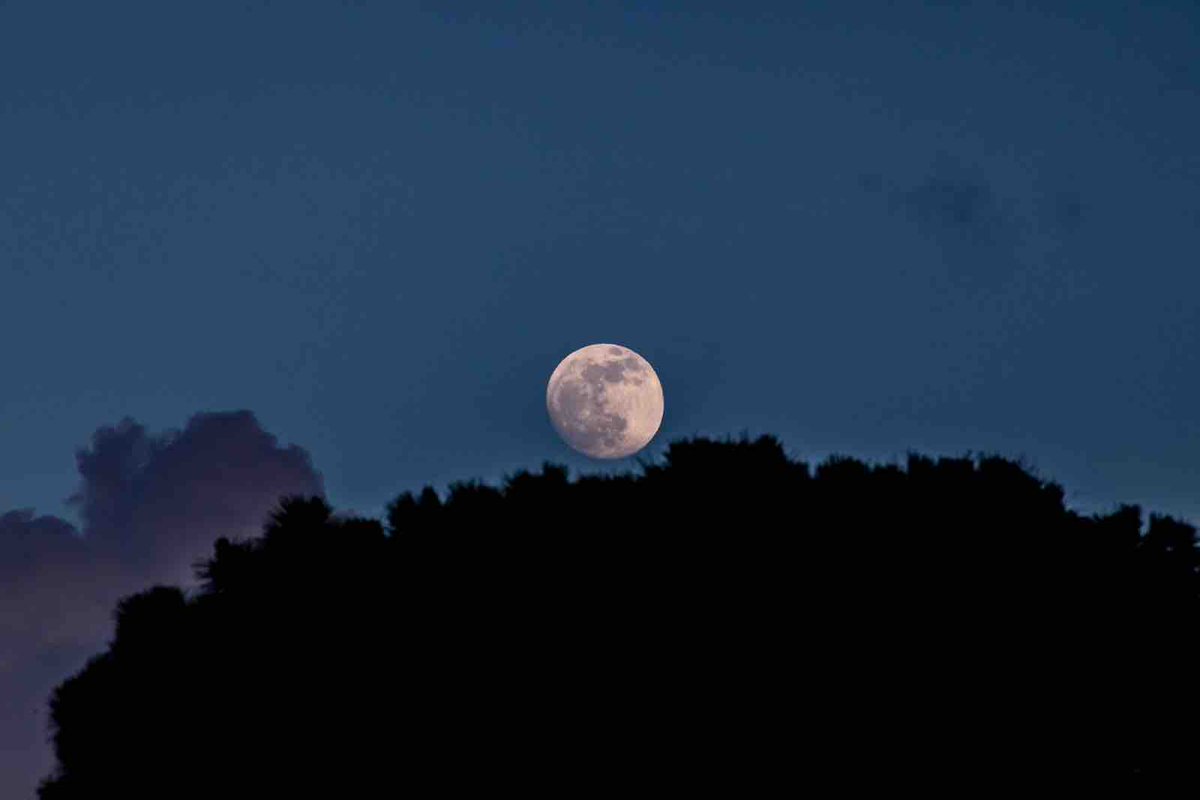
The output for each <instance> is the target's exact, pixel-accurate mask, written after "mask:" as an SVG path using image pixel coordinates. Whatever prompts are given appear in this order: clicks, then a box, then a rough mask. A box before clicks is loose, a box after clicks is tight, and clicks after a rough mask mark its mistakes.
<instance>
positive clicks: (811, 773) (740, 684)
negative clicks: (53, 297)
mask: <svg viewBox="0 0 1200 800" xmlns="http://www.w3.org/2000/svg"><path fill="white" fill-rule="evenodd" d="M1195 533H1196V532H1195V530H1194V528H1192V527H1191V526H1189V525H1186V524H1184V523H1182V522H1179V521H1177V520H1174V519H1171V518H1168V517H1164V516H1157V515H1151V516H1150V517H1149V519H1148V520H1143V518H1142V513H1141V510H1140V509H1139V508H1138V507H1136V506H1122V507H1120V508H1119V509H1118V510H1116V511H1114V512H1113V513H1111V514H1107V515H1104V516H1094V517H1093V516H1082V515H1079V514H1077V513H1075V512H1072V511H1071V510H1069V509H1067V508H1066V507H1065V506H1064V504H1063V493H1062V490H1061V489H1060V488H1059V487H1058V486H1057V485H1055V484H1053V483H1048V482H1045V481H1043V480H1041V479H1039V478H1038V477H1036V476H1034V475H1032V474H1030V472H1028V471H1027V470H1025V469H1024V468H1023V467H1022V466H1020V465H1019V464H1016V463H1013V462H1011V461H1008V460H1005V459H1002V458H996V457H985V458H939V459H932V458H927V457H923V456H918V455H913V456H910V457H909V458H908V460H907V463H906V464H904V465H868V464H865V463H862V462H860V461H857V460H853V459H831V460H828V461H826V462H824V463H821V464H819V465H817V466H816V467H815V468H810V467H809V465H807V464H806V463H804V462H800V461H796V460H793V459H790V458H789V457H788V456H787V455H786V454H785V452H784V451H783V449H782V448H781V446H780V445H779V443H778V442H777V441H776V440H774V439H772V438H770V437H763V438H760V439H757V440H747V439H743V440H741V441H713V440H707V439H693V440H688V441H680V442H676V443H674V444H672V445H671V446H670V448H669V449H668V451H667V453H666V455H665V456H664V458H663V459H662V460H661V462H659V463H656V464H653V465H646V466H643V467H642V469H641V470H640V471H639V472H638V473H636V474H628V475H623V476H615V477H614V476H584V477H580V478H578V479H575V480H570V479H569V478H568V475H567V473H566V471H565V470H564V469H562V468H560V467H555V466H552V465H546V466H544V467H543V468H542V470H541V471H540V472H537V473H529V472H521V473H519V474H516V475H514V476H512V477H511V478H509V479H508V480H506V481H505V482H504V483H503V485H502V486H499V487H494V486H489V485H485V484H481V483H478V482H465V483H459V484H454V485H452V486H451V487H450V489H449V491H448V493H447V494H446V496H445V497H444V498H443V497H441V496H439V495H438V493H436V492H435V491H434V490H433V489H432V488H427V489H425V490H424V491H422V492H420V493H419V494H417V495H413V494H404V495H402V496H400V497H398V498H397V499H396V500H395V501H394V502H393V503H392V504H391V505H390V506H389V509H388V515H387V519H386V524H383V523H380V522H379V521H375V520H368V519H359V518H343V517H340V516H338V515H335V514H334V513H333V512H332V509H331V508H330V507H329V506H328V505H327V504H326V503H325V502H324V501H323V500H320V499H318V498H288V499H286V500H285V501H283V502H282V503H281V505H280V507H279V508H278V509H277V511H276V512H275V513H274V514H273V516H272V517H271V519H270V520H269V521H268V522H267V524H266V525H265V527H264V531H263V533H262V535H261V536H260V537H259V538H257V539H255V540H253V541H243V542H231V541H228V540H226V539H221V540H219V541H217V543H216V546H215V552H214V553H213V555H212V556H211V557H210V558H208V559H206V560H205V561H204V562H203V563H201V564H199V565H198V574H199V577H200V578H201V579H202V581H203V588H202V589H201V590H200V591H198V592H196V593H194V594H193V595H192V596H185V594H184V593H182V592H181V591H179V590H178V589H174V588H166V587H155V588H153V589H150V590H148V591H146V592H144V593H142V594H139V595H136V596H133V597H130V598H127V599H126V600H125V601H123V602H122V603H121V605H120V607H119V608H118V609H117V612H116V633H115V637H114V639H113V641H112V643H111V646H110V647H109V649H108V650H107V651H106V652H104V653H102V654H100V655H98V656H97V657H95V658H94V659H93V660H92V661H90V662H89V663H88V665H87V666H86V668H85V669H83V670H82V671H81V672H80V673H79V674H78V675H76V676H74V677H72V678H71V679H69V680H68V681H66V682H65V683H63V684H62V685H61V686H60V687H59V688H58V689H57V690H56V692H55V693H54V696H53V698H52V701H51V717H52V723H53V728H54V731H55V733H54V745H55V749H56V753H57V758H58V766H57V770H56V772H55V774H54V775H53V776H51V777H49V778H48V779H47V780H46V781H45V782H44V783H43V786H42V789H41V797H42V798H43V800H56V799H57V798H84V797H87V798H95V797H151V796H153V797H187V796H212V797H259V796H283V795H284V794H291V793H293V792H301V791H303V792H304V793H305V794H306V795H307V794H312V793H313V792H316V796H322V795H324V796H336V797H358V796H363V797H366V796H370V797H376V796H392V795H397V796H398V795H400V794H402V793H408V792H415V793H419V794H431V793H437V794H441V795H451V794H455V793H458V792H461V791H464V790H466V791H474V792H478V791H481V790H486V791H517V792H524V793H533V794H543V795H549V794H554V795H559V796H561V795H575V794H579V793H584V792H592V791H603V792H607V793H611V792H617V791H620V792H622V793H633V792H638V793H642V792H667V791H671V792H674V791H678V790H680V789H684V790H691V791H696V790H702V791H705V792H706V793H710V792H711V793H728V794H732V793H734V792H736V793H738V794H745V793H747V792H756V793H767V792H771V793H774V792H776V791H778V790H780V789H782V790H784V791H792V790H795V789H799V788H809V789H819V788H820V787H823V786H825V785H832V786H834V787H835V788H838V789H842V790H854V789H860V788H867V787H871V788H878V787H893V788H899V787H908V788H917V789H920V788H929V787H933V786H945V787H956V788H959V789H968V790H974V791H978V790H980V789H986V788H989V787H993V786H997V785H1000V784H1005V785H1009V784H1017V785H1024V786H1026V787H1027V788H1042V787H1044V786H1045V785H1046V784H1045V783H1044V781H1045V780H1046V779H1047V778H1053V779H1054V780H1056V781H1066V782H1068V785H1071V784H1074V785H1077V786H1082V785H1084V784H1089V785H1090V784H1094V783H1096V782H1103V783H1105V784H1106V785H1108V786H1109V787H1110V788H1111V787H1114V786H1121V785H1126V784H1130V783H1133V784H1138V783H1142V784H1145V783H1149V782H1159V781H1162V782H1177V781H1181V780H1191V779H1194V778H1195V777H1196V775H1197V767H1196V765H1197V753H1198V752H1200V751H1198V750H1197V746H1198V745H1200V735H1198V734H1197V731H1196V729H1197V725H1198V724H1200V717H1198V716H1197V711H1200V702H1198V698H1200V691H1198V689H1197V675H1200V669H1198V668H1200V658H1198V648H1197V646H1196V642H1197V631H1198V623H1200V614H1198V613H1197V610H1198V609H1197V599H1198V596H1200V592H1198V589H1200V551H1198V550H1197V545H1196V535H1195ZM830 781H832V782H833V783H832V784H829V782H830ZM718 796H719V794H718Z"/></svg>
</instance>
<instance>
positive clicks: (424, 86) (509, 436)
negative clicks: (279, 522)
mask: <svg viewBox="0 0 1200 800" xmlns="http://www.w3.org/2000/svg"><path fill="white" fill-rule="evenodd" d="M809 5H811V6H813V7H811V8H810V7H807V6H809ZM925 5H926V6H927V7H925V8H918V7H917V6H918V4H916V3H909V4H902V8H893V7H891V6H890V4H885V3H873V4H872V3H836V4H835V3H825V4H801V3H791V2H788V3H785V2H776V3H765V2H746V1H745V0H740V1H739V2H690V3H678V4H665V3H655V2H640V3H637V4H622V3H616V2H606V3H600V2H596V3H570V2H562V1H561V0H560V1H559V2H546V3H533V2H511V3H503V4H500V3H492V2H475V3H465V2H460V3H453V4H450V3H446V4H433V3H398V2H387V3H384V2H380V3H373V2H343V3H335V2H319V3H318V2H299V1H298V0H288V2H273V3H272V2H265V0H264V1H261V2H243V3H232V2H220V1H219V0H213V1H212V2H205V3H191V4H182V3H164V2H161V0H154V1H153V2H150V1H147V2H110V3H88V2H55V0H28V1H21V0H8V1H7V2H4V0H0V300H2V301H3V306H2V312H0V342H3V350H2V353H3V365H4V373H3V378H2V379H0V514H3V513H4V511H5V510H6V509H20V508H28V507H32V508H35V509H36V510H37V513H39V514H45V515H57V516H59V517H63V518H65V519H67V520H69V521H71V522H73V523H75V524H77V525H82V524H84V523H85V522H86V521H85V520H82V519H80V517H79V516H78V512H79V509H78V507H72V508H67V507H66V506H64V505H63V501H64V499H65V498H66V497H67V496H68V495H69V494H71V493H72V492H75V491H76V490H78V489H79V487H80V483H81V475H80V473H79V472H78V471H77V467H76V463H75V458H74V454H75V451H76V450H77V449H78V448H80V447H84V446H86V445H88V443H89V442H91V441H93V432H94V431H96V430H97V429H98V428H99V427H101V426H105V425H115V424H116V423H117V422H118V421H119V420H121V419H122V418H124V417H126V416H128V417H132V418H133V419H135V420H137V421H138V422H139V423H141V424H143V425H145V426H146V428H147V429H148V430H149V431H151V432H152V433H155V432H160V431H163V430H166V429H171V428H173V429H179V428H183V427H184V426H185V425H186V424H187V423H188V420H189V419H190V418H191V417H192V415H193V414H196V413H197V412H201V411H227V410H235V409H249V410H251V411H253V412H254V414H255V416H256V418H257V420H258V422H259V423H261V425H262V428H264V429H265V430H266V431H269V432H270V433H271V434H274V435H275V436H277V437H278V438H279V442H280V443H281V444H287V443H294V444H297V445H300V446H301V447H303V448H304V449H305V450H307V451H308V453H309V454H310V455H311V459H312V466H313V467H315V469H316V471H318V472H319V473H320V475H321V476H322V478H323V480H324V487H325V490H326V492H327V493H328V496H329V498H330V500H331V501H332V502H333V503H334V505H335V506H337V507H340V508H353V509H357V510H359V511H363V512H367V513H378V512H379V511H380V509H381V508H382V506H383V504H384V503H386V502H387V500H389V499H390V498H392V497H393V496H394V495H395V494H396V493H397V492H399V491H401V490H404V489H407V488H413V487H417V486H420V485H422V484H424V483H427V482H428V483H433V484H435V485H438V486H439V487H444V486H445V484H446V483H447V482H448V481H450V480H454V479H459V478H467V477H471V476H478V477H482V478H488V479H496V478H499V477H500V476H501V475H502V474H504V473H506V472H509V471H511V470H513V469H516V468H517V467H520V466H536V465H537V464H539V463H541V462H542V461H543V460H547V459H549V460H553V461H558V462H562V463H567V464H569V465H571V466H572V467H573V468H587V467H589V464H588V463H587V462H586V461H585V460H584V459H582V458H581V457H578V456H575V455H573V453H572V451H570V450H568V449H567V448H566V446H565V445H563V444H562V443H561V442H559V441H558V439H557V437H556V435H555V434H554V432H553V430H552V428H551V427H550V425H549V422H548V420H547V418H546V413H545V407H544V392H545V382H546V379H547V378H548V377H549V375H550V372H551V371H552V370H553V368H554V366H555V365H556V364H557V362H558V360H559V359H560V358H561V357H562V356H564V355H566V354H567V353H568V352H570V351H572V350H574V349H576V348H577V347H580V346H582V345H585V344H588V343H591V342H597V341H607V342H617V343H621V344H624V345H627V346H629V347H631V348H633V349H635V350H637V351H638V352H640V353H641V354H642V355H644V356H645V357H646V358H647V359H648V360H650V362H651V363H653V364H654V366H655V367H656V369H657V370H658V372H659V374H660V376H661V379H662V382H663V387H664V392H665V395H666V415H665V419H664V423H663V428H662V431H661V433H660V437H659V440H658V441H657V442H656V444H654V445H652V446H651V452H655V451H656V448H657V447H658V446H660V445H661V443H662V442H664V441H666V440H669V439H671V438H674V437H678V436H682V435H690V434H693V433H710V434H725V433H734V434H736V433H738V432H740V431H743V430H746V431H749V432H751V433H759V432H771V433H775V434H777V435H779V436H780V437H781V438H782V440H783V442H784V444H785V445H786V446H787V448H788V449H789V451H790V452H792V453H793V454H794V455H798V456H802V457H805V458H808V459H812V460H815V459H820V458H822V457H824V456H825V455H827V454H829V453H833V452H838V453H845V454H850V455H856V456H861V457H866V458H872V459H877V458H878V459H892V458H897V457H901V456H903V454H904V453H905V452H906V451H908V450H920V451H925V452H930V453H946V454H962V453H964V452H966V451H976V452H979V451H990V452H998V453H1000V454H1002V455H1008V456H1012V457H1024V458H1025V459H1026V461H1027V463H1029V464H1030V465H1032V466H1033V467H1035V468H1036V469H1037V470H1038V471H1040V472H1041V473H1042V474H1044V475H1046V476H1048V477H1051V478H1054V479H1055V480H1058V481H1060V482H1061V483H1063V484H1064V486H1065V488H1066V490H1067V497H1068V501H1069V502H1070V503H1072V504H1073V505H1075V506H1076V507H1079V508H1083V509H1085V510H1086V509H1107V508H1110V507H1112V505H1113V504H1115V503H1116V502H1117V501H1131V502H1140V503H1143V504H1144V505H1146V506H1147V507H1148V508H1150V509H1154V510H1159V511H1164V512H1172V513H1176V514H1178V515H1181V516H1185V517H1190V518H1191V519H1193V520H1200V467H1198V466H1197V464H1198V460H1200V458H1198V457H1200V414H1198V413H1197V409H1200V348H1197V346H1196V342H1197V341H1198V340H1200V301H1198V290H1200V269H1197V264H1200V258H1198V254H1200V204H1198V202H1197V201H1198V200H1200V66H1198V65H1200V58H1198V57H1197V54H1198V53H1200V8H1198V7H1197V6H1196V5H1195V4H1194V3H1192V2H1174V3H1169V2H1145V3H1137V4H1132V3H1121V4H1118V3H1101V2H1096V3H1071V4H1068V3H1057V4H1055V3H1036V4H1035V3H1024V4H1023V3H1013V4H1007V5H1010V6H1013V8H1010V9H1007V10H1001V9H999V8H997V6H998V5H1000V4H995V3H977V4H975V3H939V4H936V5H934V4H925ZM449 7H453V8H454V9H456V10H453V11H448V10H445V9H446V8H449ZM243 422H244V420H243ZM239 424H241V423H239ZM245 424H246V426H247V427H246V428H245V429H246V430H250V429H251V428H252V427H253V426H250V425H249V423H248V422H247V423H245ZM83 480H84V482H85V483H86V481H87V480H88V478H87V475H84V476H83ZM14 519H15V518H14ZM85 527H86V526H85ZM0 555H2V554H0ZM68 661H69V659H68ZM64 663H66V662H64ZM22 763H24V762H22ZM0 788H3V787H2V785H0ZM0 793H3V792H0Z"/></svg>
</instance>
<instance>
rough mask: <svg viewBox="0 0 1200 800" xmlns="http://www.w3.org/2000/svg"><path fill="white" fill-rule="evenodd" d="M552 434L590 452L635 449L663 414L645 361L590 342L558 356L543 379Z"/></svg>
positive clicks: (617, 454)
mask: <svg viewBox="0 0 1200 800" xmlns="http://www.w3.org/2000/svg"><path fill="white" fill-rule="evenodd" d="M546 410H547V411H549V412H550V421H551V422H552V423H554V429H555V430H557V431H558V435H559V436H561V437H562V438H563V440H564V441H565V442H566V443H567V444H569V445H570V446H571V447H573V448H575V449H576V450H578V451H579V452H581V453H583V454H584V455H589V456H591V457H592V458H624V457H625V456H631V455H633V454H634V453H636V452H637V451H639V450H641V449H642V448H643V447H645V446H646V445H647V444H649V443H650V440H651V439H653V438H654V434H656V433H658V426H659V425H661V424H662V418H663V390H662V384H661V383H659V382H658V375H657V374H655V372H654V368H653V367H651V366H650V362H648V361H646V359H644V358H642V357H641V356H639V355H638V354H637V353H635V352H633V351H632V350H630V349H629V348H628V347H622V346H621V345H619V344H590V345H588V346H587V347H582V348H580V349H578V350H576V351H575V352H574V353H571V354H570V355H569V356H567V357H566V358H564V359H563V360H562V362H561V363H560V364H559V365H558V367H557V368H556V369H555V370H554V372H553V374H551V375H550V382H549V383H548V384H546Z"/></svg>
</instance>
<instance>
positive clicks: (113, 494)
mask: <svg viewBox="0 0 1200 800" xmlns="http://www.w3.org/2000/svg"><path fill="white" fill-rule="evenodd" d="M76 463H77V465H78V469H79V474H80V476H81V477H82V486H81V487H80V489H79V491H77V492H76V493H75V494H74V495H72V496H71V497H70V498H69V499H68V502H69V503H70V504H71V505H73V506H75V507H76V508H78V509H79V513H80V516H81V518H82V520H83V527H84V533H85V537H86V538H87V539H88V541H89V542H90V543H93V544H94V545H95V546H97V547H100V548H103V549H106V550H110V551H113V552H117V553H119V554H120V555H121V556H122V558H123V559H124V560H127V561H130V562H134V563H138V564H143V565H150V564H159V565H160V566H161V565H162V564H163V561H164V559H167V560H172V559H174V560H175V561H178V559H177V558H176V556H179V555H184V556H189V554H191V555H194V556H196V557H199V556H202V555H205V554H206V553H207V546H208V544H209V543H211V542H212V541H213V539H215V538H216V535H225V536H230V537H231V538H235V537H249V536H253V535H255V534H257V533H258V531H259V528H260V526H261V523H262V521H263V520H264V519H265V518H266V515H267V513H268V512H269V511H270V509H271V508H272V507H273V506H274V504H275V503H276V502H277V501H278V499H279V497H280V496H281V495H284V494H293V493H294V494H305V495H321V496H324V488H323V485H322V481H321V478H320V476H319V475H318V474H317V473H316V471H315V470H314V469H313V466H312V462H311V460H310V458H309V456H308V453H307V452H305V451H304V450H303V449H302V448H300V447H296V446H294V445H293V446H291V447H287V448H281V447H280V446H279V445H278V442H277V441H276V438H275V437H274V436H272V435H271V434H269V433H267V432H266V431H264V430H263V429H262V428H261V427H260V426H259V423H258V420H257V419H255V417H254V415H253V414H252V413H251V412H249V411H233V412H222V413H202V414H196V415H195V416H193V417H192V418H191V419H190V420H188V423H187V426H186V427H185V428H184V429H183V430H182V431H168V432H166V433H163V434H160V435H157V436H152V435H149V434H147V433H146V429H145V428H144V427H143V426H141V425H139V424H138V423H136V422H135V421H133V420H131V419H125V420H122V421H121V423H120V424H118V425H116V426H113V427H102V428H100V429H98V430H97V431H96V432H95V433H94V434H93V436H92V443H91V446H90V447H88V448H84V449H81V450H79V451H78V452H77V453H76ZM186 577H187V574H186V571H185V574H183V575H181V576H179V577H178V580H186Z"/></svg>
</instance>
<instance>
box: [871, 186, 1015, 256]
mask: <svg viewBox="0 0 1200 800" xmlns="http://www.w3.org/2000/svg"><path fill="white" fill-rule="evenodd" d="M894 199H895V201H896V202H897V203H898V204H899V205H900V207H901V208H903V209H905V210H906V211H907V212H909V214H911V215H912V217H913V218H914V219H915V220H916V221H917V223H918V224H919V225H921V226H922V227H923V228H924V229H925V230H926V231H927V232H929V233H931V234H932V235H934V236H935V237H938V238H941V239H946V238H953V239H954V240H956V241H958V242H965V243H968V244H973V245H977V246H980V247H989V248H990V247H995V246H997V245H999V244H1001V243H1002V242H1003V241H1004V240H1005V239H1006V237H1007V235H1008V228H1009V226H1010V224H1011V220H1010V219H1009V216H1008V214H1007V213H1006V212H1005V210H1004V208H1003V206H1002V204H1001V201H1000V198H999V196H998V194H997V192H996V191H995V190H994V189H993V188H992V185H991V184H990V183H988V182H987V181H985V180H982V179H981V178H978V177H971V176H967V175H962V174H950V173H946V172H942V173H940V174H939V173H935V174H933V175H929V176H927V177H926V178H925V179H924V180H922V181H921V182H920V183H918V184H917V185H915V186H912V187H910V188H907V189H901V190H900V191H898V192H897V193H896V194H895V195H894Z"/></svg>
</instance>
